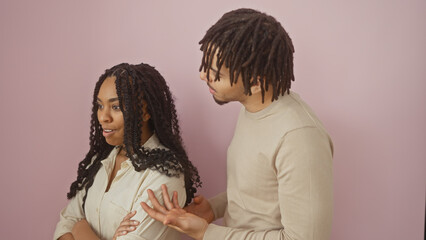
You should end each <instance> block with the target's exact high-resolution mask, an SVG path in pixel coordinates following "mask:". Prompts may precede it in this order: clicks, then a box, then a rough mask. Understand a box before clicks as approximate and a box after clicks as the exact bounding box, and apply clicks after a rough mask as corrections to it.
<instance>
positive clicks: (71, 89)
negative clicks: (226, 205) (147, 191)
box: [0, 0, 426, 240]
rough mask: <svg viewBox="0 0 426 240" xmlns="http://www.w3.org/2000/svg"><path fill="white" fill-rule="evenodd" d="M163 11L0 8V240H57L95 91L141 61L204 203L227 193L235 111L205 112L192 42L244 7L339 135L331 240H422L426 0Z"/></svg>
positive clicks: (57, 5)
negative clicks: (170, 116)
mask: <svg viewBox="0 0 426 240" xmlns="http://www.w3.org/2000/svg"><path fill="white" fill-rule="evenodd" d="M77 2H79V3H77ZM107 2H108V3H107ZM112 2H113V3H112ZM124 2H125V3H124ZM160 2H161V3H160ZM164 2H165V1H156V2H154V1H54V0H51V1H25V2H24V1H1V2H0V31H1V32H0V43H1V44H0V72H1V76H2V77H1V80H0V106H1V108H0V109H1V110H0V113H1V118H0V119H1V120H0V132H1V138H0V148H1V153H2V161H1V167H0V169H1V170H0V171H1V172H0V190H1V193H2V194H1V198H0V199H1V204H0V229H1V231H0V232H1V236H2V237H1V238H2V239H50V238H51V237H52V233H53V230H54V226H55V223H56V221H57V220H58V213H59V210H60V209H61V208H62V207H63V206H64V205H65V204H66V199H65V194H66V192H67V191H68V188H69V184H70V182H71V181H73V180H74V178H75V176H76V169H77V163H78V162H79V161H80V160H81V159H82V157H83V156H84V154H85V153H86V151H87V150H88V128H89V113H90V100H91V94H92V89H93V86H94V83H95V81H96V80H97V78H98V76H99V75H100V74H101V73H102V71H103V70H104V69H105V68H107V67H111V66H112V65H115V64H117V63H119V62H124V61H125V62H130V63H138V62H140V61H144V62H148V63H151V64H152V65H155V66H156V67H157V69H159V71H160V72H161V73H162V74H163V75H164V76H165V78H166V79H167V80H168V82H169V84H170V86H171V89H172V90H173V92H174V94H175V96H176V102H177V106H178V110H179V114H180V119H181V124H182V130H183V138H184V140H185V143H186V147H187V149H188V151H189V154H190V157H191V159H192V160H193V161H194V162H195V164H196V165H197V166H198V168H199V171H200V173H201V176H202V178H203V181H204V188H203V189H201V193H203V194H205V195H207V196H212V195H214V194H215V193H217V192H219V191H222V190H224V188H225V151H226V146H227V144H228V143H229V141H230V139H231V137H232V132H233V128H234V124H235V120H236V114H237V111H238V109H239V105H238V104H230V105H228V106H224V107H219V106H217V105H215V103H213V101H212V99H211V96H210V95H209V93H208V90H207V88H206V86H205V84H203V83H202V82H201V81H199V78H198V66H199V63H200V57H201V53H200V51H199V50H198V48H199V47H198V44H197V43H198V40H200V39H201V37H202V36H203V34H204V33H205V31H206V30H207V29H208V27H210V26H211V25H212V24H213V23H214V22H215V21H216V20H217V19H218V18H219V17H220V16H221V15H222V14H223V13H224V12H226V11H229V10H231V9H234V8H237V7H242V6H246V7H253V8H257V9H260V10H262V11H266V12H268V13H270V14H271V15H273V16H275V17H276V18H277V19H278V20H279V21H281V22H282V23H283V25H284V26H285V28H286V29H287V30H288V32H289V33H290V35H291V36H292V38H293V41H294V44H295V47H296V55H295V61H296V63H295V64H296V82H295V83H294V89H295V90H296V91H298V92H299V93H300V94H301V95H302V96H303V97H304V98H305V99H306V100H307V101H308V102H309V103H310V104H311V105H312V107H313V108H314V109H315V110H316V112H317V113H318V115H319V116H320V118H321V119H322V120H323V122H324V124H325V125H326V127H327V128H328V129H329V132H330V134H331V135H332V137H333V140H334V143H335V150H336V151H335V158H334V176H335V182H334V187H335V197H334V198H335V211H334V225H333V234H332V236H333V237H332V239H334V240H340V239H345V240H352V239H353V240H355V239H423V238H422V237H423V231H424V230H423V229H424V212H425V211H424V208H425V183H426V147H425V146H426V125H425V123H426V106H425V103H426V94H425V93H424V91H425V90H426V77H425V76H426V68H425V63H426V45H425V43H426V27H425V23H426V2H425V1H423V0H417V1H416V0H411V1H407V0H405V1H403V0H393V1H389V0H368V1H367V0H361V1H338V0H334V1H333V0H325V1H262V2H261V1H242V0H241V1H228V0H226V1H225V0H217V1H209V2H207V1H195V0H192V1H168V3H167V4H165V3H164ZM343 2H345V3H343Z"/></svg>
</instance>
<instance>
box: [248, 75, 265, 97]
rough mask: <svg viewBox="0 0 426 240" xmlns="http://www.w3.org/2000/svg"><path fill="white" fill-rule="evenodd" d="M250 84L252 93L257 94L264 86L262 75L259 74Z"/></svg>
mask: <svg viewBox="0 0 426 240" xmlns="http://www.w3.org/2000/svg"><path fill="white" fill-rule="evenodd" d="M250 85H251V87H250V90H251V93H252V94H257V93H260V92H262V87H261V85H262V81H261V78H260V76H257V78H256V80H254V79H253V81H252V82H251V83H250Z"/></svg>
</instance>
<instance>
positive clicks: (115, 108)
mask: <svg viewBox="0 0 426 240" xmlns="http://www.w3.org/2000/svg"><path fill="white" fill-rule="evenodd" d="M112 109H114V110H120V106H118V105H112Z"/></svg>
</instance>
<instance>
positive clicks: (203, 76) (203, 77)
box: [200, 71, 208, 82]
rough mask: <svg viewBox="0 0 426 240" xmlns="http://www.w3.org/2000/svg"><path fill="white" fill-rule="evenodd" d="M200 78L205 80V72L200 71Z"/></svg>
mask: <svg viewBox="0 0 426 240" xmlns="http://www.w3.org/2000/svg"><path fill="white" fill-rule="evenodd" d="M200 79H201V80H203V81H204V82H207V81H208V80H207V73H206V72H204V71H201V72H200Z"/></svg>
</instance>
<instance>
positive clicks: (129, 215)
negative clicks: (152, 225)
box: [123, 210, 136, 221]
mask: <svg viewBox="0 0 426 240" xmlns="http://www.w3.org/2000/svg"><path fill="white" fill-rule="evenodd" d="M135 215H136V210H133V211H131V212H129V213H128V214H127V215H126V216H125V217H124V218H123V221H124V220H130V218H132V217H133V216H135Z"/></svg>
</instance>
